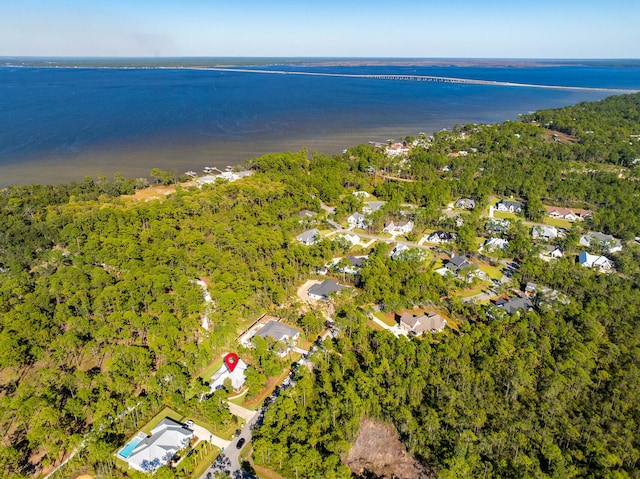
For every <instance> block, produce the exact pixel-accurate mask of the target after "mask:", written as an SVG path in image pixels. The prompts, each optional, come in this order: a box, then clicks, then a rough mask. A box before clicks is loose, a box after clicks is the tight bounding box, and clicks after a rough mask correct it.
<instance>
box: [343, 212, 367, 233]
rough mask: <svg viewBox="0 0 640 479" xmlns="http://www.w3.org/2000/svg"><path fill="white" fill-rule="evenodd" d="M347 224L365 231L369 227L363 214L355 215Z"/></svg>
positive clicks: (348, 219)
mask: <svg viewBox="0 0 640 479" xmlns="http://www.w3.org/2000/svg"><path fill="white" fill-rule="evenodd" d="M347 223H349V226H350V227H351V228H360V229H365V228H366V227H367V225H368V221H367V217H366V216H365V215H363V214H362V213H358V212H356V213H353V214H352V215H351V216H349V217H348V218H347Z"/></svg>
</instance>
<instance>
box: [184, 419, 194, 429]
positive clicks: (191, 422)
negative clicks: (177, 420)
mask: <svg viewBox="0 0 640 479" xmlns="http://www.w3.org/2000/svg"><path fill="white" fill-rule="evenodd" d="M184 425H185V426H186V427H187V428H192V427H193V421H191V420H189V421H185V422H184Z"/></svg>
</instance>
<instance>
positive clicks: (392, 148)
mask: <svg viewBox="0 0 640 479" xmlns="http://www.w3.org/2000/svg"><path fill="white" fill-rule="evenodd" d="M410 149H411V148H410V147H408V146H404V145H403V144H402V143H394V144H393V145H389V146H387V147H386V149H385V152H386V153H387V156H404V155H406V154H407V153H409V150H410Z"/></svg>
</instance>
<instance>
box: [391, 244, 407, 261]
mask: <svg viewBox="0 0 640 479" xmlns="http://www.w3.org/2000/svg"><path fill="white" fill-rule="evenodd" d="M408 250H409V247H408V246H407V245H406V244H402V243H400V244H399V245H398V246H396V247H395V248H393V250H392V251H391V258H392V259H398V257H399V256H400V255H401V254H402V253H404V252H405V251H408Z"/></svg>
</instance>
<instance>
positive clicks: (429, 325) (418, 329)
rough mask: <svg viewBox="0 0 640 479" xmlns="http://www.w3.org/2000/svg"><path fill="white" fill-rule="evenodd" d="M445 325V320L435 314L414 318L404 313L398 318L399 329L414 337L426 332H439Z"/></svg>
mask: <svg viewBox="0 0 640 479" xmlns="http://www.w3.org/2000/svg"><path fill="white" fill-rule="evenodd" d="M446 325H447V320H446V319H444V318H443V317H442V316H440V315H439V314H437V313H429V314H424V313H423V314H420V315H418V316H414V315H413V314H411V313H404V314H403V315H402V316H401V317H400V329H402V330H403V331H406V332H407V333H410V334H414V335H416V336H419V335H421V334H423V333H425V332H427V331H429V332H432V333H437V332H440V331H442V330H443V329H444V328H445V326H446Z"/></svg>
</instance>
